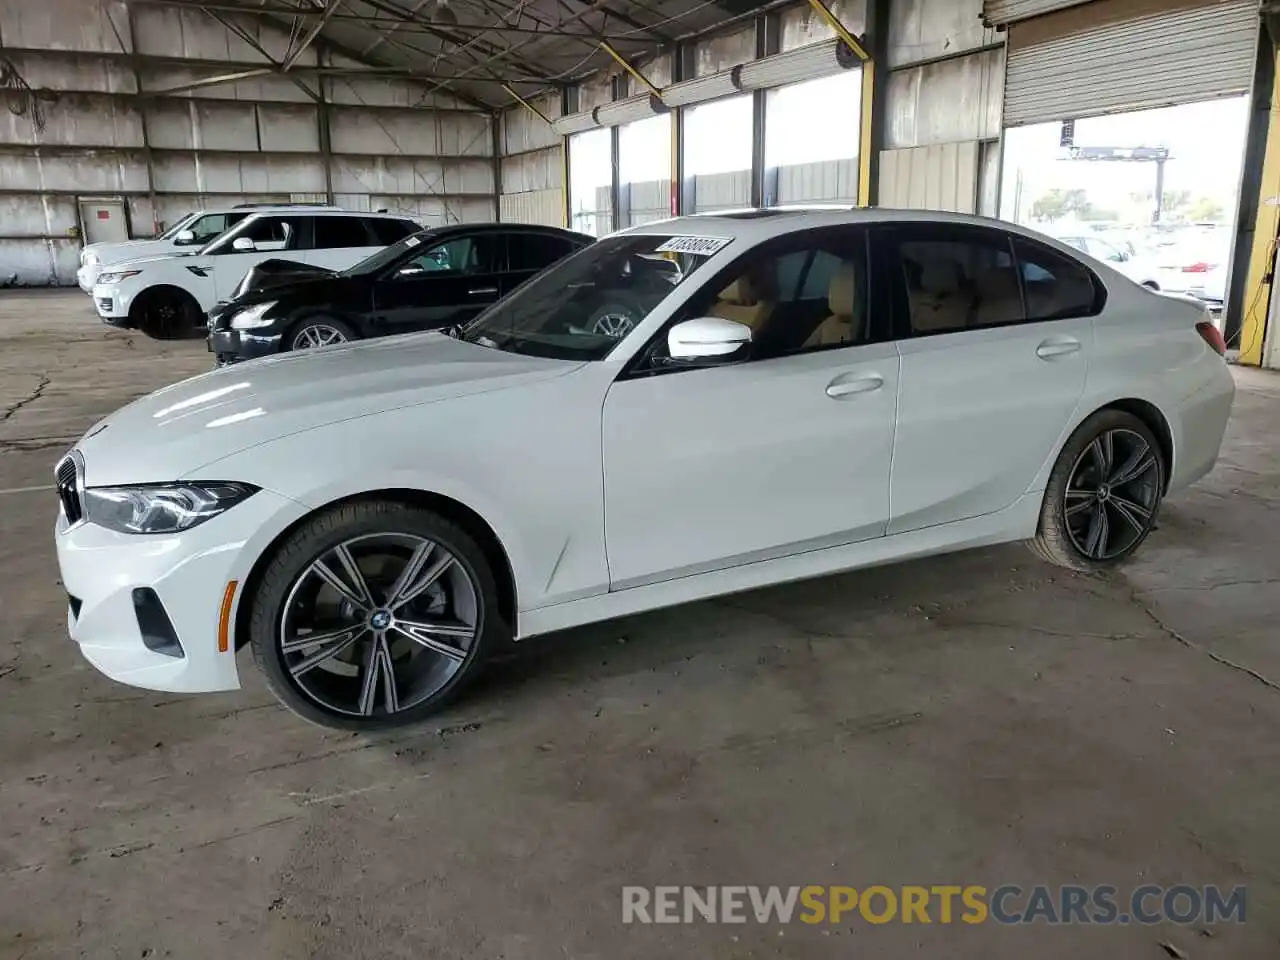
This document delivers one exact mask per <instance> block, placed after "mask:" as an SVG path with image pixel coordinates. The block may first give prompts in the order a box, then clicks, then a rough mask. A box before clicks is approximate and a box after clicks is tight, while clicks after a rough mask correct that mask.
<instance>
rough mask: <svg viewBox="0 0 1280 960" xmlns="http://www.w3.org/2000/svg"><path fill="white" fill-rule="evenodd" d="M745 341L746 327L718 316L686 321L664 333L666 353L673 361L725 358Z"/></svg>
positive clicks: (748, 335)
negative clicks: (665, 335)
mask: <svg viewBox="0 0 1280 960" xmlns="http://www.w3.org/2000/svg"><path fill="white" fill-rule="evenodd" d="M749 343H751V328H750V327H748V326H747V325H746V324H745V323H738V322H737V321H735V320H724V319H721V318H720V317H698V318H697V319H696V320H686V321H684V322H683V323H677V324H676V325H675V326H674V327H672V328H671V329H670V331H668V333H667V353H668V355H669V356H670V357H671V359H672V360H677V361H681V360H683V361H689V360H695V361H703V362H706V361H712V362H714V361H716V360H729V359H732V358H734V355H735V354H737V353H738V352H739V351H740V350H742V348H743V347H745V346H747V345H748V344H749Z"/></svg>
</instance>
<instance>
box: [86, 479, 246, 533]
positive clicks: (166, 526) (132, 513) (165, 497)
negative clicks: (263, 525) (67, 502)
mask: <svg viewBox="0 0 1280 960" xmlns="http://www.w3.org/2000/svg"><path fill="white" fill-rule="evenodd" d="M257 492H258V488H257V487H254V486H251V485H249V484H247V483H231V482H221V481H217V480H213V481H209V482H190V483H165V484H147V485H144V486H137V487H89V488H88V489H86V490H85V491H84V507H85V518H86V519H87V520H88V521H89V522H90V523H96V524H98V526H100V527H106V528H107V529H108V530H115V531H116V532H117V533H179V532H180V531H183V530H190V529H191V528H192V527H194V526H196V525H197V524H201V523H204V522H205V521H206V520H208V519H209V518H210V517H216V516H217V515H218V514H220V513H225V512H226V511H227V510H230V509H231V508H232V507H234V506H235V505H236V504H237V503H240V502H241V501H243V500H245V499H247V498H249V497H251V496H253V494H255V493H257Z"/></svg>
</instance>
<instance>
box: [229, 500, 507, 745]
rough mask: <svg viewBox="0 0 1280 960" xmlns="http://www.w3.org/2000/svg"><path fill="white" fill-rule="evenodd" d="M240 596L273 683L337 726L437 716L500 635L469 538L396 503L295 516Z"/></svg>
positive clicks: (493, 594) (288, 700)
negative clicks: (248, 592) (296, 521)
mask: <svg viewBox="0 0 1280 960" xmlns="http://www.w3.org/2000/svg"><path fill="white" fill-rule="evenodd" d="M245 599H246V601H247V602H248V603H249V604H250V608H249V641H250V643H251V645H252V646H253V652H254V657H255V659H256V660H257V662H258V665H259V667H260V668H261V669H262V671H263V673H264V674H265V676H266V679H267V684H268V686H270V688H271V691H272V692H273V693H274V694H275V695H276V697H277V698H278V699H279V700H280V701H281V702H282V703H283V704H284V705H285V706H287V707H288V708H289V709H290V710H292V711H293V712H295V713H297V714H298V715H300V716H302V717H303V718H305V719H307V720H310V721H311V722H313V723H317V724H320V725H322V726H326V727H336V728H339V729H345V730H376V729H386V728H391V727H400V726H405V725H408V724H412V723H416V722H418V721H420V720H423V719H425V718H426V717H428V716H430V715H431V714H433V713H435V712H436V711H438V710H439V709H441V708H442V707H443V706H444V705H445V704H446V703H448V702H449V701H450V700H451V699H453V697H455V696H456V695H457V694H458V692H459V691H460V690H461V689H462V688H463V686H464V685H465V684H466V683H468V682H470V681H471V680H472V679H474V678H475V676H476V675H477V674H478V673H479V672H480V671H481V669H482V668H483V666H484V662H485V658H486V656H487V654H488V651H489V650H491V649H493V647H494V644H495V643H498V642H500V641H501V638H502V637H503V635H504V634H505V633H506V632H507V627H506V626H505V624H504V622H503V619H502V617H501V615H500V614H499V612H498V606H497V587H496V585H495V582H494V577H493V573H492V571H491V570H490V568H489V564H488V562H487V561H486V560H485V556H484V552H483V551H482V550H481V549H480V547H479V546H477V545H476V543H475V541H474V540H472V538H471V537H470V536H468V535H467V534H466V533H465V532H464V531H462V530H461V529H459V528H458V527H456V526H455V525H454V524H453V523H451V522H449V521H448V520H446V519H445V518H443V517H441V516H439V515H437V514H435V513H433V512H431V511H428V510H423V509H419V508H416V507H410V506H406V505H404V504H400V503H394V502H385V501H362V502H357V503H351V504H347V505H345V506H341V507H338V508H336V509H333V510H329V511H326V512H324V513H321V514H319V515H317V516H316V517H315V518H314V519H312V520H311V521H309V522H307V523H304V524H303V525H302V526H301V527H300V528H299V529H298V530H296V531H295V532H294V533H292V534H291V535H290V536H289V537H288V539H287V540H285V541H284V543H282V544H281V545H280V547H279V549H278V550H277V551H276V552H275V554H274V555H273V556H272V558H271V559H270V561H269V562H268V564H267V567H266V569H265V571H264V573H263V575H262V577H261V578H260V580H259V581H258V584H257V587H256V588H255V589H254V590H253V595H252V596H249V597H246V598H245Z"/></svg>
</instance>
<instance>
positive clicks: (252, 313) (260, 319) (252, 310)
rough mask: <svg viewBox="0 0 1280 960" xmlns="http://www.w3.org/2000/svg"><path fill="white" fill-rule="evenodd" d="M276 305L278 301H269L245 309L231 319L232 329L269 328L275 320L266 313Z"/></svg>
mask: <svg viewBox="0 0 1280 960" xmlns="http://www.w3.org/2000/svg"><path fill="white" fill-rule="evenodd" d="M275 305H276V301H274V300H268V301H267V302H266V303H255V304H254V305H253V306H252V307H245V308H244V309H243V310H241V311H240V312H239V313H237V314H236V315H235V316H234V317H232V318H231V329H232V330H252V329H253V328H254V327H265V326H269V325H270V324H271V323H272V322H273V319H272V318H270V317H267V316H266V313H267V311H268V310H270V309H271V308H272V307H274V306H275Z"/></svg>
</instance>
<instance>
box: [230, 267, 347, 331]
mask: <svg viewBox="0 0 1280 960" xmlns="http://www.w3.org/2000/svg"><path fill="white" fill-rule="evenodd" d="M320 269H321V270H322V272H319V273H315V274H306V273H296V274H288V275H283V274H278V275H276V276H275V277H274V278H273V279H272V280H271V281H269V282H268V283H267V284H266V285H265V286H259V287H256V288H253V289H250V290H247V291H245V292H243V293H238V294H236V295H235V296H233V297H232V298H231V299H230V300H222V301H220V302H218V303H217V304H215V305H214V306H213V309H211V310H210V311H209V327H210V328H211V329H220V328H222V327H226V326H228V325H230V323H231V317H232V316H233V315H234V314H236V313H238V312H239V311H241V310H243V309H245V308H246V307H252V306H253V305H254V304H257V303H262V302H263V301H264V300H288V301H290V302H292V303H298V304H306V303H315V304H317V305H321V304H325V303H328V302H331V301H333V300H335V299H336V298H337V294H338V286H339V285H340V284H341V283H342V282H343V281H344V279H345V278H344V277H341V276H339V275H338V274H337V273H335V272H333V271H332V270H323V268H320Z"/></svg>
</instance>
